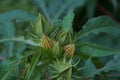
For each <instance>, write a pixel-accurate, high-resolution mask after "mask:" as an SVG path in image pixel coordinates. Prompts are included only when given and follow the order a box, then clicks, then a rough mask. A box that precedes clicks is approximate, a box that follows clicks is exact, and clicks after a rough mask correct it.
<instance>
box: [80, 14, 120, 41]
mask: <svg viewBox="0 0 120 80" xmlns="http://www.w3.org/2000/svg"><path fill="white" fill-rule="evenodd" d="M116 31H117V32H118V33H119V32H120V26H119V25H118V24H117V23H116V22H115V21H113V20H112V19H111V18H109V17H107V16H100V17H96V18H93V19H90V20H88V21H87V22H86V24H85V25H84V26H83V28H82V30H81V31H79V33H78V39H81V38H83V37H85V36H88V34H90V33H94V34H98V33H99V32H106V33H108V34H111V35H115V34H116Z"/></svg>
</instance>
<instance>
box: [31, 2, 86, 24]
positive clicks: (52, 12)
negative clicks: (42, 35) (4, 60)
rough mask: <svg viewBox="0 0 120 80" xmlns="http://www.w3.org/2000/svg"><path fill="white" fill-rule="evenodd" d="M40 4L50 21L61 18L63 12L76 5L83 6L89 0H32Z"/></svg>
mask: <svg viewBox="0 0 120 80" xmlns="http://www.w3.org/2000/svg"><path fill="white" fill-rule="evenodd" d="M32 1H34V2H36V3H37V4H38V5H39V8H41V9H42V12H44V14H45V16H46V17H47V19H48V21H49V22H50V23H51V22H52V21H53V22H54V21H56V20H59V18H60V16H61V15H62V14H65V13H66V11H67V12H69V10H71V9H74V8H76V7H78V6H79V7H81V6H83V5H84V4H85V2H86V1H87V0H76V1H75V0H52V1H49V0H32ZM50 19H51V20H50Z"/></svg>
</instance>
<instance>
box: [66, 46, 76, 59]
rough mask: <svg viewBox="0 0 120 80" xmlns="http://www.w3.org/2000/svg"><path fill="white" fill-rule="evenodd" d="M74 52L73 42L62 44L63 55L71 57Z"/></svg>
mask: <svg viewBox="0 0 120 80" xmlns="http://www.w3.org/2000/svg"><path fill="white" fill-rule="evenodd" d="M74 52H75V45H74V44H69V45H66V46H64V55H65V56H68V57H70V56H71V57H72V56H73V54H74Z"/></svg>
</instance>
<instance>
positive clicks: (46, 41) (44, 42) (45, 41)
mask: <svg viewBox="0 0 120 80" xmlns="http://www.w3.org/2000/svg"><path fill="white" fill-rule="evenodd" d="M41 46H42V47H43V48H46V49H51V48H52V47H53V41H52V40H51V39H50V38H49V37H48V36H46V35H43V36H42V37H41Z"/></svg>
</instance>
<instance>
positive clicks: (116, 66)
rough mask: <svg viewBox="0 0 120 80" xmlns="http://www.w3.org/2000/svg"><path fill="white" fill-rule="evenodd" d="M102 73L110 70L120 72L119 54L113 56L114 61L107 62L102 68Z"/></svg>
mask: <svg viewBox="0 0 120 80" xmlns="http://www.w3.org/2000/svg"><path fill="white" fill-rule="evenodd" d="M103 70H104V71H106V72H108V71H110V70H116V71H120V53H118V54H116V55H115V56H114V59H113V60H111V61H109V62H108V63H107V64H106V65H105V66H104V68H103Z"/></svg>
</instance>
